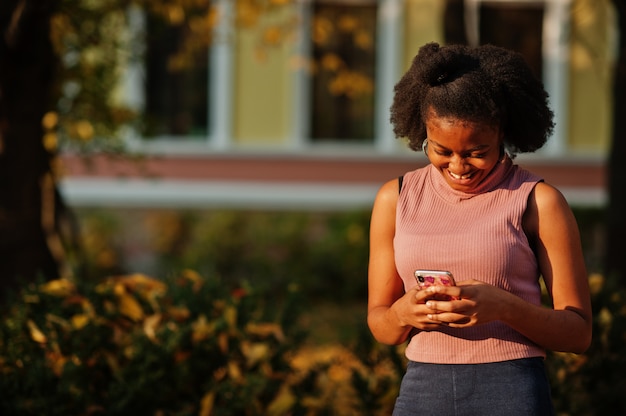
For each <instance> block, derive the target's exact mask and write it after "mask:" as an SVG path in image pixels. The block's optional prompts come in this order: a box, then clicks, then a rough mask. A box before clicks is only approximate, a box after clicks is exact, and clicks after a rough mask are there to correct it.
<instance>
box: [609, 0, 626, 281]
mask: <svg viewBox="0 0 626 416" xmlns="http://www.w3.org/2000/svg"><path fill="white" fill-rule="evenodd" d="M613 4H614V5H615V11H616V14H617V21H618V33H619V44H618V57H617V62H616V65H615V72H614V80H613V137H612V143H611V150H610V153H609V161H608V178H609V179H608V182H609V183H608V193H609V203H608V207H607V221H606V227H607V244H606V262H605V265H606V269H605V274H606V277H607V278H611V279H613V278H615V279H618V280H619V281H620V282H621V285H622V286H625V287H626V258H625V257H624V237H625V236H626V170H625V169H624V161H625V160H626V0H613Z"/></svg>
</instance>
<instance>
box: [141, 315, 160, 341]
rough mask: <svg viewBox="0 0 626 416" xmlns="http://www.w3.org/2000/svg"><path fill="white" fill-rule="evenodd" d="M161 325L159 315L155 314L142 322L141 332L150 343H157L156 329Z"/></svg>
mask: <svg viewBox="0 0 626 416" xmlns="http://www.w3.org/2000/svg"><path fill="white" fill-rule="evenodd" d="M160 323H161V314H160V313H157V314H154V315H152V316H148V317H147V318H146V319H145V320H144V321H143V332H144V333H145V334H146V336H147V337H148V338H149V339H150V341H152V342H157V338H156V329H157V328H158V326H159V324H160Z"/></svg>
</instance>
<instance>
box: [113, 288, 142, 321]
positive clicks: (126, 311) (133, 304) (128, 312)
mask: <svg viewBox="0 0 626 416" xmlns="http://www.w3.org/2000/svg"><path fill="white" fill-rule="evenodd" d="M118 302H119V311H120V313H121V314H122V315H124V316H126V317H128V318H130V319H131V320H133V321H139V320H141V319H142V318H143V316H144V312H143V309H142V307H141V305H140V304H139V302H137V299H135V298H134V297H133V296H132V295H129V294H126V293H124V294H121V295H118Z"/></svg>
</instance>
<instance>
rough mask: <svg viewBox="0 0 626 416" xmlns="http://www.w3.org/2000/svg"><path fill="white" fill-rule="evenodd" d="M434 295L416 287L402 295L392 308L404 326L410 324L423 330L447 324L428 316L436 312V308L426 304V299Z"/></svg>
mask: <svg viewBox="0 0 626 416" xmlns="http://www.w3.org/2000/svg"><path fill="white" fill-rule="evenodd" d="M432 297H433V294H432V293H430V292H428V291H426V290H422V289H419V288H418V287H414V288H413V289H410V290H409V291H407V292H406V293H405V294H404V295H403V296H402V297H400V298H399V299H398V300H397V301H396V302H395V303H394V304H393V305H392V306H391V310H392V311H393V312H394V313H395V314H396V317H397V319H398V322H400V323H401V325H403V326H410V327H413V328H417V329H419V330H422V331H429V330H433V329H437V328H439V327H441V326H442V325H446V324H445V323H443V322H440V321H433V320H432V319H429V318H428V315H431V314H433V313H435V311H434V310H432V309H430V308H429V307H428V306H426V301H428V300H430V299H432Z"/></svg>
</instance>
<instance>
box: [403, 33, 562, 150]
mask: <svg viewBox="0 0 626 416" xmlns="http://www.w3.org/2000/svg"><path fill="white" fill-rule="evenodd" d="M433 110H434V112H435V113H436V114H437V116H440V117H453V118H456V119H460V120H464V121H469V122H477V123H484V124H487V125H490V126H496V127H498V128H500V129H501V130H502V131H503V133H504V146H505V149H506V150H507V152H508V153H509V154H510V155H511V156H515V155H516V154H517V153H530V152H534V151H535V150H537V149H539V148H541V147H542V146H543V145H544V144H545V143H546V141H547V139H548V137H549V136H550V134H552V130H553V128H554V122H553V118H554V114H553V113H552V111H551V110H550V108H549V107H548V94H547V93H546V91H545V89H544V88H543V84H542V83H541V81H539V80H538V79H537V78H536V77H535V76H534V75H533V73H532V71H531V70H530V68H529V67H528V65H527V64H526V62H525V61H524V58H523V57H522V56H521V55H520V54H519V53H517V52H513V51H510V50H508V49H504V48H501V47H497V46H493V45H482V46H477V47H471V46H466V45H447V46H440V45H439V44H437V43H434V42H433V43H428V44H426V45H424V46H422V47H421V48H420V49H419V52H418V54H417V56H415V58H414V59H413V63H412V64H411V67H410V68H409V70H408V71H407V72H406V74H404V76H403V77H402V78H401V79H400V81H399V82H398V83H397V84H396V86H395V88H394V100H393V104H392V106H391V123H392V124H393V131H394V133H395V135H396V136H397V137H403V138H406V139H407V140H408V146H409V147H410V148H411V149H413V150H421V149H422V145H423V143H424V140H425V139H426V121H427V118H428V115H429V113H430V111H433Z"/></svg>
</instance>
